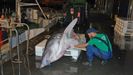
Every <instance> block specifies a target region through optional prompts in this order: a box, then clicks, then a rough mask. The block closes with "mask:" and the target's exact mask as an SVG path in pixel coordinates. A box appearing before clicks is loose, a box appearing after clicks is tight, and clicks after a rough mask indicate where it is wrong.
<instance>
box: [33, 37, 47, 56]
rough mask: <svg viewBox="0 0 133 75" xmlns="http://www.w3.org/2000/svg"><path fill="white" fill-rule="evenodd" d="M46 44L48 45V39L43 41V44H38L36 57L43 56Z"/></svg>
mask: <svg viewBox="0 0 133 75" xmlns="http://www.w3.org/2000/svg"><path fill="white" fill-rule="evenodd" d="M46 43H47V39H45V40H43V41H42V42H40V43H39V44H37V45H36V46H35V55H36V56H42V55H43V52H44V49H45V45H46Z"/></svg>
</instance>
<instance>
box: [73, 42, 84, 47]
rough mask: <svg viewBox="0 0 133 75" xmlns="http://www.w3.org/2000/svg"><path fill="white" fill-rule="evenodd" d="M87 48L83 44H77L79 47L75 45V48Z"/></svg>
mask: <svg viewBox="0 0 133 75" xmlns="http://www.w3.org/2000/svg"><path fill="white" fill-rule="evenodd" d="M86 46H87V43H83V44H79V45H75V46H74V47H75V48H85V47H86Z"/></svg>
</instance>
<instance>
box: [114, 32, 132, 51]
mask: <svg viewBox="0 0 133 75" xmlns="http://www.w3.org/2000/svg"><path fill="white" fill-rule="evenodd" d="M114 43H115V44H116V45H117V46H118V47H119V48H120V49H121V50H124V49H127V50H133V46H132V45H133V36H127V35H126V36H123V35H121V34H119V33H117V32H115V33H114Z"/></svg>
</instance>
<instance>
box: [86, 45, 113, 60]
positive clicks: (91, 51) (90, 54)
mask: <svg viewBox="0 0 133 75" xmlns="http://www.w3.org/2000/svg"><path fill="white" fill-rule="evenodd" d="M94 56H97V57H99V58H101V59H102V60H104V61H107V60H108V59H110V58H111V57H112V52H111V51H108V52H101V51H100V49H98V48H96V47H95V46H92V45H88V46H87V58H88V61H89V62H90V63H92V61H93V59H94Z"/></svg>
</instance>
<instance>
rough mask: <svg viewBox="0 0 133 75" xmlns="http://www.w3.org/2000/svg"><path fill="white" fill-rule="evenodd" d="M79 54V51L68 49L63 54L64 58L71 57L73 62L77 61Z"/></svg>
mask: <svg viewBox="0 0 133 75" xmlns="http://www.w3.org/2000/svg"><path fill="white" fill-rule="evenodd" d="M80 52H81V50H79V49H74V48H72V49H68V50H67V51H66V52H65V54H64V56H72V58H73V59H74V60H77V59H78V57H79V55H80Z"/></svg>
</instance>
